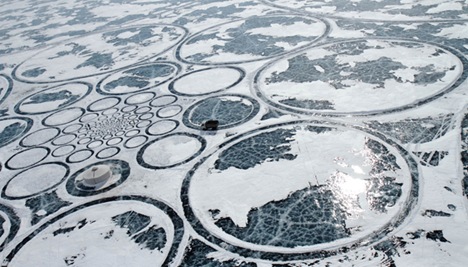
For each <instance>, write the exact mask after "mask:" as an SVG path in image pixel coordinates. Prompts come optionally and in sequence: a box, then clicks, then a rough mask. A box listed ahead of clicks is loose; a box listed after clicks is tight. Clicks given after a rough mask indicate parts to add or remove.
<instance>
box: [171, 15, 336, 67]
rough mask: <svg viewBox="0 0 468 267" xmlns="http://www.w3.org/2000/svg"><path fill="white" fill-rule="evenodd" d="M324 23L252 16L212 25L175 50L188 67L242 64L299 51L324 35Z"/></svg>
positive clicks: (301, 19)
mask: <svg viewBox="0 0 468 267" xmlns="http://www.w3.org/2000/svg"><path fill="white" fill-rule="evenodd" d="M327 28H328V26H327V25H326V24H325V22H323V21H321V20H318V19H315V18H311V17H304V16H298V15H271V16H261V17H258V16H254V17H250V18H247V19H242V20H237V21H232V22H228V23H224V24H221V25H216V26H213V27H211V28H209V29H207V30H204V31H202V32H199V33H197V34H194V35H192V36H191V37H190V38H189V39H187V40H185V41H184V43H183V44H182V45H181V46H180V47H179V48H178V49H177V54H176V55H177V57H178V58H179V59H180V60H182V61H184V62H186V63H191V64H201V65H211V64H214V65H216V64H227V63H242V62H251V61H257V60H263V59H268V58H272V57H276V56H280V55H283V54H285V53H288V52H291V51H293V50H297V49H300V48H303V47H305V46H307V45H310V44H312V43H314V42H316V41H317V40H318V39H320V38H321V37H323V36H324V35H325V34H326V33H327Z"/></svg>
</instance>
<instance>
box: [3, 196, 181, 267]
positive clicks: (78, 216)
mask: <svg viewBox="0 0 468 267" xmlns="http://www.w3.org/2000/svg"><path fill="white" fill-rule="evenodd" d="M183 235H184V227H183V221H182V219H180V217H179V216H178V215H177V213H176V212H175V211H174V210H173V209H172V208H170V207H169V206H167V205H166V204H164V203H163V202H161V201H158V200H155V199H151V198H147V197H142V196H127V195H125V196H118V197H108V198H103V199H98V200H94V201H91V202H87V203H84V204H81V205H79V206H76V207H74V208H71V209H69V210H67V211H65V212H63V213H61V214H59V215H56V216H55V217H53V218H52V219H50V220H49V221H47V222H46V223H44V224H42V225H41V226H39V227H38V228H37V229H36V230H35V231H34V232H32V233H30V234H29V235H27V236H26V237H24V238H23V239H22V241H21V242H19V243H18V244H17V245H16V247H15V248H14V249H13V250H11V251H10V252H9V254H8V255H7V256H6V258H5V261H4V265H5V266H9V267H13V266H24V264H26V262H30V260H31V251H34V252H35V253H34V255H35V257H34V262H35V265H36V266H50V265H51V264H52V265H60V264H63V262H64V260H65V261H66V262H67V261H71V262H75V263H79V262H86V264H92V265H95V264H99V263H100V262H102V261H103V260H105V261H106V262H112V263H113V265H114V266H128V265H132V264H137V265H145V263H147V262H152V263H154V264H156V265H161V266H163V265H164V266H167V265H169V264H170V263H171V262H172V261H173V260H174V258H175V257H176V255H177V251H178V247H179V245H180V242H181V240H182V237H183ZM89 240H93V242H91V243H90V242H89ZM64 244H66V245H64ZM116 248H117V250H118V252H117V253H116V251H115V249H116ZM51 251H52V254H53V255H51ZM96 252H98V253H96ZM58 255H59V256H58Z"/></svg>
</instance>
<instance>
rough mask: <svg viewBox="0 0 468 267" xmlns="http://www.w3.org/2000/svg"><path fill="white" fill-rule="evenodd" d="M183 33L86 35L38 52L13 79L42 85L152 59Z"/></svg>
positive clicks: (153, 29) (153, 28) (168, 29)
mask: <svg viewBox="0 0 468 267" xmlns="http://www.w3.org/2000/svg"><path fill="white" fill-rule="evenodd" d="M186 34H187V30H185V29H184V28H181V27H179V26H173V25H143V26H132V27H128V28H122V29H118V30H112V31H107V32H100V33H95V34H90V35H87V36H83V37H80V38H76V39H71V40H68V41H66V42H63V43H61V44H59V45H57V46H54V47H52V48H49V49H47V50H44V51H42V52H39V53H38V54H36V55H34V56H32V57H31V58H29V59H27V60H26V61H24V62H23V63H21V64H20V65H18V66H17V67H16V68H15V69H14V71H13V77H14V78H15V79H17V80H20V81H24V82H34V83H46V82H57V81H66V80H70V79H77V78H83V77H88V76H94V75H99V74H103V73H107V72H111V71H113V70H117V69H120V68H124V67H127V66H130V65H133V64H135V63H138V62H141V61H143V60H145V59H149V58H152V57H155V56H157V55H159V54H161V53H163V52H165V51H167V50H168V49H170V48H171V47H173V46H174V45H176V44H178V43H179V41H181V40H182V39H183V38H184V37H185V35H186Z"/></svg>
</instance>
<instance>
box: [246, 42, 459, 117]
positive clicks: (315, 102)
mask: <svg viewBox="0 0 468 267" xmlns="http://www.w3.org/2000/svg"><path fill="white" fill-rule="evenodd" d="M456 54H459V53H458V52H456V51H454V50H453V49H450V48H441V47H437V46H434V45H431V44H425V43H421V42H412V41H399V40H382V39H375V40H372V39H369V40H357V41H346V42H339V43H333V44H327V45H323V46H320V47H314V48H311V49H308V50H306V51H303V52H300V53H297V54H294V55H291V56H288V57H285V58H282V59H280V60H278V61H275V62H272V63H269V64H267V65H265V66H264V67H263V68H262V69H261V70H260V71H259V72H258V73H257V75H256V77H255V81H254V87H255V89H256V91H257V93H258V94H259V95H260V96H261V97H262V98H263V99H264V100H265V101H266V102H268V103H269V104H271V105H273V106H275V107H278V108H282V109H286V110H288V111H294V112H299V113H320V114H329V115H348V114H356V115H366V114H377V113H382V112H393V111H400V110H404V109H407V108H411V107H416V106H418V105H420V104H423V103H426V102H428V101H432V100H434V99H435V98H437V97H440V96H441V95H443V94H444V93H445V92H447V91H449V90H452V89H454V88H455V87H457V86H458V85H460V83H461V82H462V81H463V80H464V78H463V77H462V76H461V74H462V72H463V69H464V67H467V66H464V64H466V63H463V62H462V61H461V60H460V59H459V57H457V56H456Z"/></svg>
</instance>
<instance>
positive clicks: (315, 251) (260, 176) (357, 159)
mask: <svg viewBox="0 0 468 267" xmlns="http://www.w3.org/2000/svg"><path fill="white" fill-rule="evenodd" d="M380 138H385V137H383V136H382V137H379V138H377V137H376V136H373V135H371V134H368V133H366V132H362V131H359V130H356V129H352V128H351V129H350V128H346V127H344V125H332V124H331V123H327V124H322V123H320V122H310V121H298V122H290V123H284V124H280V125H272V126H267V127H264V128H261V129H259V130H255V131H252V132H248V133H245V134H242V135H240V136H238V137H236V138H234V139H233V140H230V141H228V142H226V143H224V144H222V145H220V146H218V148H217V149H216V150H214V151H212V152H211V153H209V155H208V156H206V157H204V158H203V159H202V160H201V161H199V162H198V163H197V164H196V165H195V167H194V168H193V169H192V170H191V171H190V172H189V173H188V174H187V176H186V179H185V180H184V183H183V186H182V195H181V196H182V201H183V205H184V211H185V214H186V217H187V219H188V220H189V222H190V223H191V224H192V226H193V228H194V229H195V231H196V232H197V233H199V234H200V235H202V236H203V237H204V238H206V239H207V240H209V241H210V242H213V243H216V244H218V245H221V244H223V243H229V244H230V246H224V247H227V248H229V249H230V250H232V251H233V252H234V251H235V252H236V253H240V254H241V255H242V256H245V257H255V258H262V259H274V258H275V256H278V257H281V258H282V259H284V260H300V259H308V258H315V257H321V256H322V255H326V254H327V253H329V254H336V253H338V252H339V251H340V249H341V248H343V247H347V246H351V245H356V246H362V245H364V244H366V243H367V242H374V241H378V240H380V239H381V238H383V237H385V236H386V234H388V233H389V232H390V231H392V229H394V228H395V227H397V226H398V225H399V224H401V223H402V221H403V220H404V219H405V218H406V217H407V215H408V213H409V212H410V211H411V209H412V207H413V206H414V204H415V202H416V199H417V197H418V172H417V167H416V163H415V162H414V160H412V158H411V156H409V154H408V153H407V152H406V151H404V150H402V149H401V148H400V147H398V146H397V145H396V144H393V143H392V144H388V143H387V142H385V141H383V140H382V139H380ZM386 141H389V142H391V141H390V140H386ZM392 145H393V146H392ZM394 146H395V147H394ZM322 253H325V254H322Z"/></svg>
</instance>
